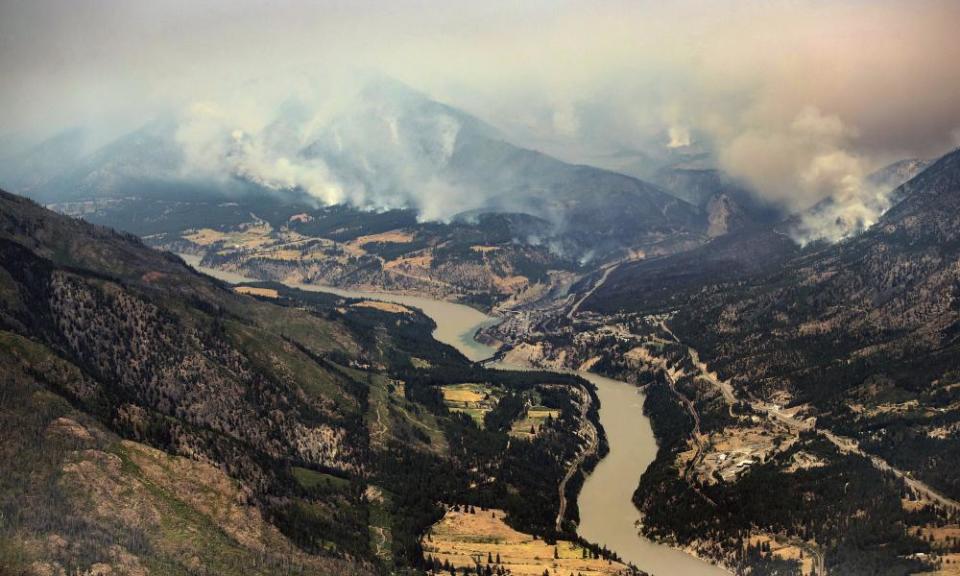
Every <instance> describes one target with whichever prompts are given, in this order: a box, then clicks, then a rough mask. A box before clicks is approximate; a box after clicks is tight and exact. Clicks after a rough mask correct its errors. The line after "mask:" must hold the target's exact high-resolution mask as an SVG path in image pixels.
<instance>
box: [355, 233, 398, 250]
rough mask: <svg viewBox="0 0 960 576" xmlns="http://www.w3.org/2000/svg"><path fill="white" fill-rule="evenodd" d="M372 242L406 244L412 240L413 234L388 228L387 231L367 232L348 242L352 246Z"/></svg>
mask: <svg viewBox="0 0 960 576" xmlns="http://www.w3.org/2000/svg"><path fill="white" fill-rule="evenodd" d="M372 242H390V243H393V244H408V243H410V242H413V234H411V233H409V232H404V231H403V230H390V231H389V232H381V233H380V234H369V235H367V236H360V237H358V238H357V239H355V240H354V241H353V242H350V244H353V245H354V246H361V247H362V246H365V245H366V244H370V243H372Z"/></svg>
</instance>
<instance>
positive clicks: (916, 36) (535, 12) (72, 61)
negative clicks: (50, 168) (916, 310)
mask: <svg viewBox="0 0 960 576" xmlns="http://www.w3.org/2000/svg"><path fill="white" fill-rule="evenodd" d="M0 15H2V18H0V46H2V51H0V70H2V71H3V72H4V77H5V78H6V79H7V88H6V89H5V90H4V94H3V95H2V96H0V125H2V129H0V136H2V137H4V138H5V139H6V140H7V141H8V142H15V141H18V140H19V141H37V140H40V139H42V138H43V137H46V136H50V135H52V134H55V133H57V132H58V131H61V130H64V129H67V128H70V127H76V126H80V127H83V128H85V129H86V130H87V131H88V132H89V134H90V135H91V136H90V141H91V146H93V145H94V144H101V143H104V142H107V141H109V140H110V139H112V138H115V137H117V136H119V135H121V134H123V133H126V132H128V131H130V130H133V129H135V128H137V127H138V126H142V125H143V124H146V123H148V122H149V121H150V120H151V119H153V118H155V117H158V116H161V115H167V116H169V117H173V118H175V119H176V121H177V122H179V123H180V127H179V129H178V137H179V136H183V138H185V139H187V140H189V141H188V142H186V143H185V142H181V144H182V145H183V146H184V147H185V149H187V153H188V156H189V155H190V154H191V152H190V146H193V149H195V150H200V149H202V150H205V151H206V150H207V148H208V147H209V145H210V142H211V139H210V138H211V136H210V134H211V133H212V132H211V131H212V130H213V128H211V126H212V123H213V124H216V127H217V128H216V129H217V130H220V131H223V132H224V133H225V134H237V133H242V134H245V135H252V136H257V135H259V134H260V133H261V132H262V131H263V130H264V129H265V128H266V127H267V126H268V125H270V123H271V122H273V121H274V120H275V119H276V118H277V115H278V113H279V111H280V110H281V109H282V107H283V106H285V105H289V104H290V103H295V104H296V105H298V106H300V107H302V108H304V109H306V110H308V114H306V115H305V116H304V117H303V118H301V119H300V123H299V125H298V128H297V131H298V133H297V137H298V138H300V139H301V140H302V141H301V142H292V141H291V142H285V143H284V145H285V146H284V148H285V149H284V150H279V151H278V150H275V149H270V150H269V154H268V155H267V157H266V161H267V162H266V163H267V164H269V165H270V166H273V168H271V169H272V170H274V171H276V166H277V165H280V166H282V167H284V168H285V169H286V168H288V167H289V166H290V165H291V163H292V164H294V166H293V167H292V168H291V169H289V170H286V171H284V173H283V174H282V177H273V176H272V175H267V176H266V177H264V178H265V179H266V180H267V181H278V182H280V184H278V185H280V186H285V185H287V184H289V185H291V186H299V187H304V188H306V189H309V188H310V186H313V185H316V184H317V183H318V182H321V181H322V182H323V183H322V185H320V188H321V189H322V190H328V191H329V189H330V188H331V187H341V188H342V182H340V183H338V182H336V174H331V171H330V170H329V169H328V167H325V166H319V165H318V164H317V163H316V162H314V163H313V164H312V165H310V166H300V165H297V163H296V161H295V160H291V158H293V155H295V154H296V153H297V145H301V144H304V143H309V137H310V135H311V134H312V131H314V130H315V129H316V128H317V127H319V126H324V125H325V124H326V123H327V122H329V121H330V119H331V118H334V117H336V116H337V114H339V113H341V112H342V111H343V110H344V109H345V108H349V106H350V105H352V103H353V98H354V95H355V94H356V93H357V90H358V88H359V87H360V86H362V84H363V83H364V81H365V79H367V78H370V77H379V76H383V77H389V78H395V79H397V80H399V81H401V82H403V83H405V84H407V85H409V86H411V87H413V88H414V89H416V90H419V91H422V92H424V93H425V94H427V95H428V96H430V97H431V98H434V99H436V100H438V101H441V102H444V103H448V104H450V105H452V106H455V107H458V108H461V109H463V110H466V111H467V112H469V113H472V114H475V115H477V116H478V117H480V118H481V119H483V120H484V121H486V122H489V123H491V124H492V125H494V126H496V127H497V128H498V129H499V130H501V131H502V133H503V134H504V135H505V137H506V138H507V139H508V140H510V141H512V142H514V143H517V144H519V145H522V146H527V147H530V148H534V149H537V150H541V151H544V152H547V153H549V154H553V155H555V156H557V157H559V158H561V159H563V160H566V161H569V162H577V163H588V164H595V165H599V166H602V167H607V168H612V169H615V170H623V171H626V172H630V166H628V165H629V164H630V163H631V162H634V163H635V164H636V163H640V164H642V163H643V162H644V158H650V157H653V158H656V157H658V156H659V155H666V154H671V153H673V152H676V151H677V150H680V151H683V150H691V151H695V152H697V153H700V152H703V153H704V154H706V155H707V160H706V163H707V164H709V165H715V166H717V167H719V168H721V169H723V170H725V171H726V172H728V173H729V174H731V175H732V176H734V177H737V178H741V179H743V180H745V181H747V182H749V183H750V184H751V185H752V187H753V188H754V189H755V190H756V191H757V192H758V193H759V194H760V195H761V196H762V197H764V198H766V199H768V200H770V201H772V202H775V203H777V204H779V205H783V206H785V207H787V208H789V209H792V210H797V209H803V208H806V207H808V206H810V205H812V204H814V203H815V202H817V201H818V200H821V199H823V198H826V197H833V198H836V199H839V200H840V204H841V205H843V206H850V211H851V213H852V214H855V215H856V216H855V217H856V218H862V219H864V220H865V221H867V222H869V221H871V219H874V218H875V217H876V208H875V206H883V205H884V202H883V201H882V200H883V199H881V200H880V201H879V203H878V202H877V201H876V199H875V198H874V196H875V194H876V193H875V191H872V190H869V189H868V188H869V187H868V186H866V185H865V183H864V178H865V177H866V175H867V174H869V173H870V172H871V171H873V170H875V169H877V168H879V167H881V166H883V165H885V164H887V163H889V162H891V161H894V160H898V159H901V158H912V157H919V158H933V157H936V156H938V155H940V154H943V153H945V152H946V151H948V150H950V149H951V148H952V147H955V146H957V145H958V143H960V107H957V106H956V102H957V101H960V67H958V66H956V62H957V59H958V56H960V36H958V35H956V34H955V32H954V28H955V25H956V24H957V23H958V22H960V5H958V4H957V3H956V2H949V1H944V0H922V1H919V2H910V3H903V2H894V1H881V2H866V1H861V0H844V1H840V2H820V1H810V2H788V1H776V2H753V1H750V2H734V1H732V0H728V1H720V2H707V1H704V0H687V1H682V2H678V3H673V4H671V5H670V6H665V5H662V3H656V2H625V1H612V2H600V3H596V2H581V1H569V2H527V3H522V4H514V3H507V2H502V3H497V2H495V3H485V4H484V6H475V5H473V4H467V3H440V2H425V1H419V2H361V3H347V2H321V3H310V2H300V1H287V2H277V3H274V2H261V1H243V2H225V1H223V2H221V1H213V2H200V3H197V2H185V1H179V0H177V1H170V2H163V3H142V2H137V3H128V2H113V1H106V0H102V1H84V2H67V1H63V0H41V1H30V2H22V1H8V2H5V3H3V5H2V7H0ZM201 117H202V118H201ZM198 118H200V120H198ZM198 122H199V123H200V124H198ZM184 135H188V136H189V138H188V137H187V136H184ZM198 135H200V136H204V138H201V139H200V140H196V139H194V137H197V136H198ZM219 137H220V136H217V138H219ZM194 144H196V145H195V146H194ZM257 146H259V147H262V143H258V144H257ZM258 150H259V148H258ZM204 154H206V155H207V156H209V154H208V153H207V152H204ZM191 158H192V156H191ZM261 160H262V159H258V162H257V164H258V165H259V166H263V165H264V162H263V161H261ZM200 161H201V162H208V161H209V158H207V157H204V158H201V159H200ZM634 173H636V172H634ZM271 179H272V180H271ZM316 195H317V196H318V197H320V198H321V199H322V200H323V201H325V202H329V201H337V200H338V199H341V198H349V197H350V196H351V195H350V194H349V193H344V192H342V191H339V192H336V193H333V192H324V191H321V192H320V193H318V194H316Z"/></svg>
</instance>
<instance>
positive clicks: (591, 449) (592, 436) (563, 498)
mask: <svg viewBox="0 0 960 576" xmlns="http://www.w3.org/2000/svg"><path fill="white" fill-rule="evenodd" d="M580 396H581V399H582V401H581V402H580V422H581V423H582V426H581V428H580V433H585V435H586V436H587V441H588V444H587V448H586V449H585V450H583V451H581V452H580V453H579V454H577V456H576V457H575V458H574V459H573V461H572V462H570V465H569V466H568V467H567V473H566V474H564V475H563V479H562V480H561V481H560V486H559V487H558V490H559V492H560V510H559V511H558V512H557V522H556V530H557V532H560V530H561V527H562V525H563V518H564V517H565V516H566V515H567V483H568V482H569V481H570V479H571V478H573V475H574V474H576V473H577V470H579V469H580V467H581V466H582V465H583V463H584V461H585V460H586V459H587V458H588V457H589V456H592V455H593V454H595V453H596V452H597V444H598V442H597V429H596V427H595V426H594V425H593V423H591V422H590V420H589V418H587V414H588V413H589V412H590V406H592V405H593V397H592V396H590V393H589V392H588V391H586V390H584V389H583V387H581V388H580Z"/></svg>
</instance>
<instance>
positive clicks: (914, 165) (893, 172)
mask: <svg viewBox="0 0 960 576" xmlns="http://www.w3.org/2000/svg"><path fill="white" fill-rule="evenodd" d="M930 164H932V162H931V161H930V160H922V159H919V158H906V159H904V160H898V161H896V162H893V163H892V164H888V165H887V166H884V167H883V168H881V169H880V170H877V171H876V172H874V173H872V174H870V175H869V176H867V183H868V184H870V185H871V186H874V187H876V188H879V189H881V190H887V191H891V192H896V191H897V190H898V189H899V188H900V187H901V186H902V185H904V184H906V183H907V182H909V181H910V180H912V179H913V177H914V176H916V175H917V174H919V173H921V172H923V171H924V170H926V169H927V168H929V167H930ZM901 200H903V198H902V197H898V196H894V197H893V198H891V202H890V203H891V205H894V204H898V203H899V202H900V201H901Z"/></svg>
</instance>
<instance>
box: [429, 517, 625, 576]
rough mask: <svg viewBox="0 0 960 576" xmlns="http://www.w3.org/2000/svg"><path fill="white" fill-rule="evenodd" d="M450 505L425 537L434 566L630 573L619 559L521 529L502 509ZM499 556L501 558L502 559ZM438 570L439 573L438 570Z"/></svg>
mask: <svg viewBox="0 0 960 576" xmlns="http://www.w3.org/2000/svg"><path fill="white" fill-rule="evenodd" d="M471 510H473V512H470V511H468V510H466V507H463V508H447V510H446V513H445V514H444V516H443V518H442V519H441V520H440V521H439V522H437V523H436V524H434V525H433V526H432V527H431V528H430V530H429V531H428V532H427V535H426V536H425V537H424V539H423V550H424V555H425V556H426V557H427V558H428V559H430V558H432V559H433V560H435V561H436V562H435V564H436V563H439V565H441V566H446V565H447V563H449V565H451V566H453V567H454V568H464V567H470V568H474V567H476V566H477V565H480V566H481V567H483V568H486V566H487V564H490V565H491V567H492V568H493V569H494V570H495V571H496V569H497V568H501V567H502V568H503V569H504V570H505V571H506V573H508V574H512V575H514V576H543V575H544V574H547V573H549V574H551V575H563V576H566V575H567V574H579V575H582V576H606V575H611V574H629V573H630V570H629V568H628V567H627V566H626V565H624V564H621V563H619V562H614V561H610V560H604V559H602V558H593V555H592V554H591V553H590V551H589V550H587V549H585V548H583V547H581V546H579V545H578V544H576V543H574V542H570V541H567V540H559V541H557V543H556V544H555V545H554V544H548V543H547V542H544V541H543V540H540V539H538V538H535V537H534V536H532V535H530V534H524V533H523V532H518V531H516V530H514V529H513V528H511V527H510V526H508V525H507V523H506V522H505V521H504V517H505V514H504V512H503V511H502V510H493V509H488V510H482V509H480V508H472V509H471ZM498 559H499V561H498ZM436 573H437V574H440V573H441V572H439V571H438V572H436Z"/></svg>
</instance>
